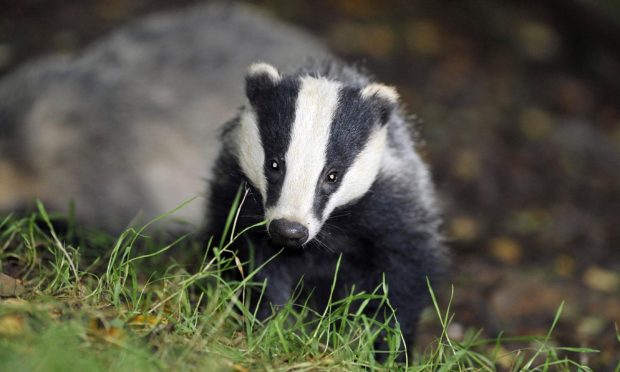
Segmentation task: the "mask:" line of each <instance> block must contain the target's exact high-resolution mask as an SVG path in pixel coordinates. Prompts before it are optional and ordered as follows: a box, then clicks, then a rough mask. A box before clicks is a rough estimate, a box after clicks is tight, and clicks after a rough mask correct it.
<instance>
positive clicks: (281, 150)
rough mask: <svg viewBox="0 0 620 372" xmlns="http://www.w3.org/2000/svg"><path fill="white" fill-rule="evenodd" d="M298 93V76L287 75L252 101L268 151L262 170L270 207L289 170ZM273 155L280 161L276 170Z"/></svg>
mask: <svg viewBox="0 0 620 372" xmlns="http://www.w3.org/2000/svg"><path fill="white" fill-rule="evenodd" d="M298 94H299V82H298V80H297V79H284V80H282V81H280V82H279V83H278V84H277V85H276V86H274V87H273V88H270V89H265V90H262V91H261V92H260V94H259V95H257V96H256V97H255V98H254V100H253V102H252V105H253V107H254V110H255V111H256V116H257V120H258V129H259V133H260V137H261V142H262V144H263V149H264V151H265V166H264V169H263V172H264V174H265V176H266V177H267V200H266V201H265V205H266V206H267V207H270V206H272V205H274V204H275V203H276V202H277V201H278V199H279V197H280V192H281V190H282V183H283V182H284V176H285V174H286V163H285V162H284V155H285V154H286V151H287V149H288V146H289V142H290V140H291V128H292V126H293V122H294V121H295V105H296V103H297V95H298ZM271 159H276V160H277V161H278V163H279V165H280V169H279V171H278V172H273V170H272V169H271V162H270V160H271Z"/></svg>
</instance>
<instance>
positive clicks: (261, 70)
mask: <svg viewBox="0 0 620 372" xmlns="http://www.w3.org/2000/svg"><path fill="white" fill-rule="evenodd" d="M258 75H266V76H269V78H270V79H271V80H273V81H274V82H276V81H278V80H280V73H279V72H278V70H277V69H276V68H275V67H273V66H272V65H270V64H269V63H265V62H257V63H252V64H251V65H250V67H249V68H248V76H249V77H253V76H258Z"/></svg>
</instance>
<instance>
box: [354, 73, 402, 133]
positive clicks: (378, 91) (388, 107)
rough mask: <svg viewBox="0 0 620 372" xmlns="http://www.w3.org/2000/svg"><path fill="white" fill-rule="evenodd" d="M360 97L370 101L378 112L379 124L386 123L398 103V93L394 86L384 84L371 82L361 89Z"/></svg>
mask: <svg viewBox="0 0 620 372" xmlns="http://www.w3.org/2000/svg"><path fill="white" fill-rule="evenodd" d="M361 95H362V98H363V99H365V100H368V101H370V102H371V103H372V104H373V105H375V107H376V108H377V111H378V113H379V119H380V120H381V124H386V123H387V122H388V120H389V119H390V115H391V114H392V111H394V109H395V108H396V106H397V105H398V93H397V92H396V89H395V88H394V87H390V86H387V85H384V84H378V83H373V84H370V85H367V86H366V87H364V88H363V89H362V91H361Z"/></svg>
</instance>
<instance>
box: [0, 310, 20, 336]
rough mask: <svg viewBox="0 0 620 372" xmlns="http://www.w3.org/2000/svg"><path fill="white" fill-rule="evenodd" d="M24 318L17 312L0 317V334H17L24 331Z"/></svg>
mask: <svg viewBox="0 0 620 372" xmlns="http://www.w3.org/2000/svg"><path fill="white" fill-rule="evenodd" d="M24 325H25V320H24V317H23V316H21V315H19V314H8V315H4V316H3V317H0V336H17V335H20V334H22V333H23V332H24Z"/></svg>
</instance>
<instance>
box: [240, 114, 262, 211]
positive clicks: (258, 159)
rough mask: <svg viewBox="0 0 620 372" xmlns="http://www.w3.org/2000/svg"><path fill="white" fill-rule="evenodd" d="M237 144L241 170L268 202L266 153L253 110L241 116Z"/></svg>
mask: <svg viewBox="0 0 620 372" xmlns="http://www.w3.org/2000/svg"><path fill="white" fill-rule="evenodd" d="M236 144H237V158H238V161H239V165H240V166H241V170H243V173H244V174H245V175H246V177H248V179H249V180H250V182H252V184H253V185H254V187H256V188H257V189H258V191H259V192H260V193H261V196H262V197H263V200H266V199H267V179H266V178H265V173H264V172H263V167H264V164H265V152H264V150H263V146H262V143H261V140H260V132H259V129H258V121H257V119H256V114H255V113H254V111H253V110H252V109H247V110H245V111H244V112H243V113H242V114H241V119H240V121H239V128H238V129H237V141H236Z"/></svg>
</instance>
